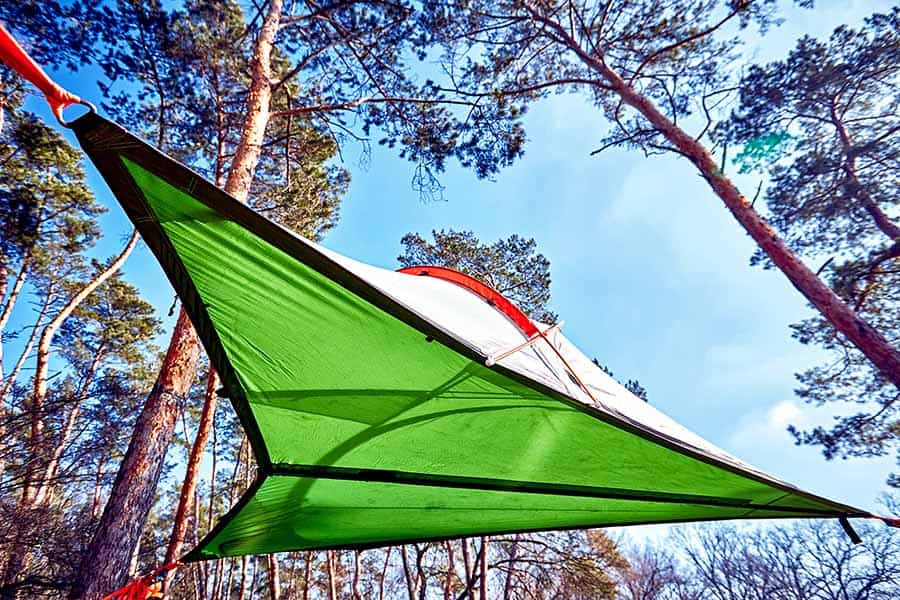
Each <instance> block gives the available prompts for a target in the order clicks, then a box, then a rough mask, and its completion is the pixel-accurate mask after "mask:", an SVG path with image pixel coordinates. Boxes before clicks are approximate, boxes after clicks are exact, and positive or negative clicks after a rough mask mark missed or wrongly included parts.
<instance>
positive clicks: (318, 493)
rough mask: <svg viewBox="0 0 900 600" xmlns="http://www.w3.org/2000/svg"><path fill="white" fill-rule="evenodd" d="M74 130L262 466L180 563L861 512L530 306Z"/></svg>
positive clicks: (140, 149)
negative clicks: (680, 409) (757, 458)
mask: <svg viewBox="0 0 900 600" xmlns="http://www.w3.org/2000/svg"><path fill="white" fill-rule="evenodd" d="M73 128H74V130H75V132H76V134H77V136H78V138H79V140H80V141H81V144H82V146H83V147H84V149H85V151H86V152H87V153H88V155H89V156H90V157H91V158H92V160H93V161H94V162H95V164H96V165H97V167H98V168H99V170H100V172H101V174H102V175H103V177H104V178H105V179H106V181H107V182H108V183H109V185H110V187H111V188H112V190H113V192H114V193H115V195H116V197H117V198H118V200H119V201H120V202H121V204H122V206H123V207H124V209H125V211H126V212H127V214H128V216H129V217H130V218H131V220H132V221H133V222H134V224H135V226H136V227H137V228H138V229H139V230H140V232H141V234H142V236H143V238H144V240H145V241H146V243H147V244H148V246H149V247H150V249H151V250H152V251H153V253H154V254H155V255H156V257H157V258H158V260H159V261H160V263H161V264H162V266H163V268H164V270H165V272H166V275H167V276H168V278H169V279H170V281H171V282H172V284H173V286H174V287H175V289H176V290H177V292H178V294H179V296H180V297H181V299H182V301H183V304H184V307H185V309H186V310H187V311H188V313H189V315H190V317H191V320H192V321H193V323H194V325H195V327H196V328H197V331H198V333H199V335H200V338H201V340H202V341H203V344H204V346H205V348H206V350H207V352H208V353H209V355H210V358H211V360H212V362H213V364H214V365H215V367H216V369H217V370H218V372H219V373H220V375H221V377H222V381H223V386H224V388H225V394H226V395H227V396H228V398H230V400H231V402H232V403H233V405H234V408H235V409H236V411H237V414H238V416H239V418H240V420H241V423H242V425H243V427H244V428H245V429H246V432H247V435H248V436H249V440H250V443H251V446H252V449H253V452H254V456H255V459H256V461H257V464H258V467H259V472H258V477H257V479H256V480H255V482H254V483H253V485H252V486H251V487H250V489H249V490H248V491H247V492H246V493H245V494H244V496H243V497H242V498H241V500H240V501H239V502H238V503H237V505H236V506H235V507H233V508H232V509H231V510H230V511H229V512H228V514H227V515H225V516H224V517H223V518H222V519H221V521H220V522H219V523H218V525H217V526H216V527H215V528H214V529H213V531H211V532H210V533H209V535H208V536H207V537H206V538H205V539H204V540H203V541H202V542H201V543H200V544H199V546H198V547H197V548H195V549H193V550H192V551H191V552H190V553H189V554H188V555H187V556H186V557H185V558H186V560H200V559H205V558H215V557H221V556H234V555H241V554H248V553H265V552H277V551H286V550H297V549H322V548H365V547H371V546H379V545H386V544H394V543H402V542H412V541H421V540H435V539H442V538H448V537H455V536H466V535H475V534H494V533H503V532H518V531H534V530H546V529H559V528H583V527H600V526H613V525H628V524H639V523H671V522H684V521H696V520H708V519H760V518H763V519H764V518H780V517H832V518H835V517H837V518H841V519H846V518H847V517H856V516H868V513H866V512H865V511H862V510H859V509H855V508H853V507H850V506H846V505H844V504H840V503H837V502H833V501H831V500H827V499H824V498H819V497H817V496H814V495H812V494H809V493H806V492H803V491H801V490H798V489H796V488H794V487H792V486H790V485H787V484H785V483H783V482H781V481H779V480H777V479H775V478H774V477H772V476H769V475H767V474H765V473H762V472H760V471H758V470H756V469H754V468H753V467H751V466H749V465H747V464H745V463H743V462H741V461H740V460H738V459H737V458H735V457H733V456H731V455H729V454H727V453H726V452H724V451H722V450H720V449H718V448H716V447H715V446H713V445H712V444H710V443H709V442H707V441H705V440H704V439H702V438H700V437H699V436H697V435H695V434H693V433H691V432H690V431H688V430H687V429H685V428H684V427H682V426H681V425H679V424H678V423H676V422H674V421H673V420H671V419H670V418H668V417H666V416H665V415H663V414H662V413H661V412H659V411H658V410H656V409H655V408H654V407H652V406H651V405H649V404H647V403H645V402H643V401H642V400H640V399H638V398H636V397H635V396H633V395H632V394H630V393H629V392H628V391H627V390H625V389H624V388H623V387H622V386H621V385H619V384H618V383H616V382H615V381H614V380H613V379H611V378H610V377H609V376H607V375H606V374H605V373H604V372H603V371H602V370H600V369H599V368H597V367H596V366H595V365H594V364H592V362H591V361H590V360H589V359H588V358H587V357H585V356H584V355H583V354H582V353H581V352H580V351H579V350H578V349H577V348H575V347H574V346H573V345H572V344H571V343H570V342H569V341H568V340H567V339H566V338H565V337H564V336H563V335H562V333H561V332H560V331H559V329H558V328H552V329H550V331H549V332H548V333H547V334H546V338H542V337H540V335H539V333H538V334H536V333H535V332H544V331H546V330H547V329H548V327H547V326H546V325H542V324H538V323H531V322H529V321H527V319H525V321H524V322H523V321H521V318H519V317H517V316H516V313H515V311H516V309H515V307H511V306H507V304H508V302H506V301H505V300H504V299H502V298H500V297H499V296H496V295H495V296H493V297H491V291H490V290H488V291H487V292H485V291H484V290H478V289H475V287H477V286H474V287H473V285H474V284H473V285H468V284H470V283H471V282H469V281H468V280H466V278H464V277H462V276H460V277H459V278H457V280H456V281H448V280H447V279H445V278H443V277H442V276H436V275H441V273H438V271H439V269H430V268H428V267H425V268H422V269H421V270H420V271H416V270H415V269H413V270H412V271H410V272H404V273H398V272H394V271H390V270H385V269H380V268H377V267H373V266H370V265H366V264H363V263H360V262H356V261H354V260H351V259H349V258H347V257H344V256H341V255H339V254H337V253H334V252H331V251H329V250H326V249H325V248H322V247H321V246H318V245H316V244H314V243H312V242H310V241H308V240H306V239H304V238H301V237H299V236H297V235H294V234H293V233H291V232H290V231H287V230H285V229H284V228H282V227H280V226H278V225H277V224H275V223H273V222H271V221H268V220H267V219H265V218H264V217H262V216H260V215H259V214H257V213H255V212H254V211H252V210H251V209H249V208H247V207H246V206H244V205H242V204H241V203H240V202H238V201H236V200H235V199H233V198H231V197H229V196H228V195H226V194H225V193H224V192H222V191H221V190H219V189H218V188H216V187H215V186H213V185H212V184H210V183H209V182H207V181H205V180H204V179H203V178H202V177H200V176H199V175H197V174H195V173H193V172H192V171H190V170H188V169H187V168H185V167H184V166H183V165H180V164H178V163H177V162H175V161H173V160H171V159H169V158H167V157H166V156H164V155H162V154H161V153H159V152H157V151H156V150H154V149H153V148H151V147H150V146H148V145H147V144H145V143H144V142H142V141H140V140H138V139H137V138H135V137H134V136H132V135H131V134H129V133H128V132H126V131H124V130H123V129H121V128H120V127H118V126H117V125H115V124H114V123H111V122H109V121H107V120H105V119H103V118H102V117H99V116H97V115H96V114H88V115H85V116H84V117H82V118H80V119H78V120H77V121H75V123H74V124H73ZM443 275H446V274H443ZM451 279H453V277H451ZM505 302H506V304H504V303H505ZM536 335H537V338H540V339H537V338H535V336H536ZM531 338H534V339H532V341H534V343H531V344H529V345H525V346H524V347H522V348H520V349H519V350H518V351H515V352H511V353H510V352H509V351H510V350H512V349H515V348H517V347H519V346H522V345H523V343H526V342H528V341H529V339H531ZM506 354H508V356H505V357H503V356H504V355H506ZM489 365H490V366H489ZM844 522H846V521H844Z"/></svg>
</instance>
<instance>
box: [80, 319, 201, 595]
mask: <svg viewBox="0 0 900 600" xmlns="http://www.w3.org/2000/svg"><path fill="white" fill-rule="evenodd" d="M198 359H199V346H198V344H197V336H196V334H195V333H194V329H193V327H191V324H190V321H189V320H188V316H187V313H185V312H184V310H183V309H182V310H181V312H180V313H179V315H178V321H177V323H176V324H175V330H174V332H173V335H172V340H171V341H170V342H169V349H168V352H167V353H166V357H165V359H164V360H163V364H162V369H161V370H160V373H159V376H158V378H157V380H156V384H155V385H154V386H153V390H152V391H151V392H150V394H149V395H148V396H147V400H146V402H145V403H144V407H143V409H142V410H141V414H140V415H139V416H138V419H137V422H136V423H135V426H134V432H133V433H132V436H131V442H130V444H129V445H128V450H127V451H126V452H125V457H124V458H123V459H122V463H121V465H120V466H119V471H118V473H117V475H116V480H115V482H114V483H113V487H112V491H111V492H110V496H109V500H108V501H107V503H106V508H105V509H104V511H103V516H102V517H101V518H100V525H99V526H98V528H97V532H96V533H95V534H94V538H93V539H92V541H91V543H90V545H89V546H88V549H87V551H86V552H85V554H84V558H83V561H82V565H81V568H80V569H79V574H78V580H77V582H76V584H75V586H73V589H72V593H71V595H70V597H71V598H79V599H82V598H83V599H85V600H96V599H97V598H101V597H103V596H104V595H105V594H108V593H110V592H112V591H113V590H115V589H117V588H119V587H121V585H122V584H123V583H124V582H125V578H126V577H127V569H128V564H129V559H130V558H131V553H132V552H133V550H134V548H135V546H136V545H137V543H138V540H139V539H140V535H141V531H142V530H143V527H144V523H145V522H146V520H147V515H148V514H149V513H150V507H151V505H152V503H153V498H154V495H155V492H156V485H157V482H158V480H159V475H160V472H161V470H162V465H163V462H164V460H165V455H166V450H167V449H168V446H169V441H170V440H171V438H172V433H173V431H174V430H175V422H176V420H177V418H178V415H179V414H180V413H181V411H182V410H183V408H184V406H183V404H184V397H185V395H186V394H187V392H188V390H189V389H190V386H191V384H192V383H193V381H194V375H195V372H196V368H197V361H198Z"/></svg>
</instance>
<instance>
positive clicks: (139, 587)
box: [103, 561, 181, 600]
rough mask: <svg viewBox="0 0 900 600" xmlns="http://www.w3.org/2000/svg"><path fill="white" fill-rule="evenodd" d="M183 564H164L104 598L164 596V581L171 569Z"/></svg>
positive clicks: (124, 599) (132, 599) (138, 599)
mask: <svg viewBox="0 0 900 600" xmlns="http://www.w3.org/2000/svg"><path fill="white" fill-rule="evenodd" d="M180 566H181V563H180V562H178V561H176V562H173V563H169V564H167V565H163V566H161V567H159V568H158V569H156V570H155V571H153V572H152V573H150V574H149V575H144V576H143V577H138V578H137V579H135V580H134V581H132V582H131V583H129V584H128V585H126V586H125V587H123V588H121V589H118V590H116V591H115V592H113V593H112V594H110V595H109V596H105V597H104V598H103V600H148V599H149V598H162V586H163V581H164V580H165V578H166V575H167V574H168V573H169V571H174V570H175V569H177V568H178V567H180Z"/></svg>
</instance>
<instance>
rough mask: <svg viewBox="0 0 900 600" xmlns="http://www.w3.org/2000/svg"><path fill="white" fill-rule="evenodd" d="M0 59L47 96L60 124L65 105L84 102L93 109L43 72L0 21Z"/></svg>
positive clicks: (87, 103) (62, 122) (90, 105)
mask: <svg viewBox="0 0 900 600" xmlns="http://www.w3.org/2000/svg"><path fill="white" fill-rule="evenodd" d="M0 60H2V61H3V62H4V63H6V65H7V66H8V67H9V68H10V69H12V70H13V71H15V72H16V73H18V74H19V75H21V76H22V77H23V78H25V79H27V80H28V81H30V82H31V83H32V84H34V86H35V87H36V88H37V89H39V90H41V92H43V93H44V96H45V97H46V98H47V103H48V104H49V105H50V109H51V110H52V111H53V114H54V115H56V119H57V120H58V121H59V122H60V123H61V124H63V125H67V123H66V122H65V121H63V118H62V113H63V110H65V108H66V107H69V106H72V105H73V104H84V105H85V106H87V107H88V108H90V109H91V110H95V109H94V106H93V105H92V104H91V103H89V102H85V101H84V100H82V99H81V98H79V97H78V96H76V95H75V94H73V93H72V92H69V91H67V90H65V89H63V88H62V87H60V85H59V84H58V83H56V82H55V81H53V80H52V79H50V76H49V75H47V73H45V72H44V70H43V69H42V68H41V67H40V65H38V64H37V63H36V62H34V59H33V58H31V56H29V55H28V53H27V52H26V51H25V49H24V48H23V47H22V46H21V45H20V44H19V42H17V41H16V39H15V38H14V37H13V36H12V35H10V33H9V32H8V31H7V30H6V28H5V27H4V26H3V24H2V23H0Z"/></svg>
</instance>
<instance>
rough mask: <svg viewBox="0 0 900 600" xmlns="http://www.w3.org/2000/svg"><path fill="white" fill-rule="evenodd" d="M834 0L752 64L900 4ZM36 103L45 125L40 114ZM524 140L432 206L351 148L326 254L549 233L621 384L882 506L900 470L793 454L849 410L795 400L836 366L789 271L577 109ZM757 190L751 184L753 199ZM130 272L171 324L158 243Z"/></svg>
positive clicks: (557, 101) (567, 310)
mask: <svg viewBox="0 0 900 600" xmlns="http://www.w3.org/2000/svg"><path fill="white" fill-rule="evenodd" d="M820 4H821V5H822V6H821V7H820V8H817V9H816V10H814V11H807V10H801V9H797V8H788V9H787V10H786V11H785V12H784V16H785V18H786V22H785V23H784V25H783V26H782V27H780V28H778V29H776V30H774V31H772V32H771V33H770V34H769V35H768V36H767V37H765V38H764V39H763V40H761V41H760V42H758V43H756V44H755V45H753V46H750V47H748V48H746V52H747V55H748V56H752V57H755V58H756V59H758V60H764V59H774V58H780V57H781V56H783V55H784V53H786V51H787V50H788V49H789V48H790V47H792V46H793V43H794V41H795V40H796V38H797V37H798V36H799V35H802V34H804V33H809V34H812V35H816V36H821V35H827V34H828V33H829V32H830V31H831V30H832V29H833V28H834V27H835V26H837V25H840V24H841V23H850V24H852V25H856V24H858V23H859V22H860V21H861V20H862V18H863V17H864V16H866V15H868V14H870V13H871V12H874V11H877V10H887V9H888V8H889V7H890V5H891V2H887V1H876V0H870V1H863V0H856V1H851V2H846V1H831V2H829V1H824V2H820ZM59 78H60V80H61V81H62V82H63V83H64V84H65V85H68V86H70V88H71V89H72V90H73V91H75V92H76V93H79V94H81V95H82V96H83V97H85V98H87V99H97V98H99V94H98V93H97V92H96V89H95V88H94V87H93V86H92V85H91V84H90V80H89V79H90V78H87V77H80V78H76V77H74V76H71V75H67V74H60V75H59ZM30 106H31V107H32V108H33V109H35V110H39V111H40V112H41V113H42V114H46V111H45V110H44V109H43V107H42V106H41V103H39V102H37V101H34V102H32V103H31V105H30ZM51 120H52V118H51ZM526 128H527V131H528V136H529V143H528V145H527V147H526V155H525V157H524V158H523V159H522V160H520V161H519V162H518V163H517V164H516V165H515V166H513V167H512V168H509V169H507V170H506V171H504V172H503V173H501V174H500V175H499V176H498V177H497V178H496V180H495V181H479V180H477V179H476V178H475V177H474V176H473V175H472V174H471V173H468V172H466V171H463V170H461V169H458V168H456V167H452V168H450V169H449V170H448V172H447V173H446V174H445V175H444V176H443V177H442V180H441V181H442V183H443V184H444V186H445V187H446V190H445V199H446V200H445V201H442V202H423V201H421V200H420V199H419V196H418V195H417V193H416V192H415V191H414V190H413V189H412V186H411V183H410V182H411V177H412V168H411V166H410V164H409V163H407V162H404V161H402V160H400V159H398V158H397V157H396V156H395V155H393V154H391V153H390V151H388V150H386V149H384V148H381V147H377V146H375V147H373V155H372V159H371V161H370V163H369V164H368V165H367V166H366V167H365V168H363V167H362V166H360V165H359V164H358V161H357V160H356V158H357V156H358V150H357V149H354V148H352V147H351V148H349V149H348V150H346V151H345V159H346V160H347V163H346V166H347V167H348V168H350V169H351V171H352V175H353V180H352V184H351V187H350V191H349V194H348V195H347V197H346V199H345V200H344V204H343V208H342V209H341V220H340V223H339V225H338V226H337V228H336V229H335V230H334V231H333V232H332V233H331V234H329V236H328V237H327V239H326V240H325V242H324V243H325V245H326V246H328V247H330V248H332V249H334V250H337V251H339V252H342V253H344V254H347V255H349V256H351V257H353V258H356V259H359V260H363V261H366V262H369V263H372V264H376V265H379V266H383V267H389V268H393V267H395V266H396V260H395V259H396V256H397V254H398V253H399V251H400V244H399V240H400V238H401V237H402V235H403V234H404V233H406V232H409V231H418V232H421V233H428V232H430V230H432V229H440V228H456V229H471V230H473V231H474V232H475V233H476V234H477V235H478V236H479V237H481V238H482V239H483V240H485V241H492V240H495V239H497V238H499V237H506V236H508V235H510V234H513V233H518V234H521V235H524V236H529V237H534V238H535V239H536V240H537V242H538V246H539V249H540V251H541V252H542V253H543V254H545V255H546V256H547V257H548V258H549V259H550V261H551V265H552V267H551V269H552V275H553V284H552V293H553V300H552V307H553V309H554V310H555V311H557V312H558V313H559V314H560V317H561V318H562V319H563V320H564V321H565V332H566V335H567V336H569V337H570V338H571V339H572V340H573V341H574V342H575V343H576V344H578V345H579V346H580V347H581V348H582V349H583V350H584V351H585V352H586V353H587V354H588V355H590V356H596V357H598V358H599V359H600V360H601V361H602V362H603V363H605V364H607V365H608V366H609V367H610V368H611V369H612V370H613V371H614V372H615V373H616V375H618V376H620V377H624V378H637V379H639V380H640V381H641V383H642V384H643V385H644V386H645V387H646V388H647V389H648V391H649V394H650V400H651V402H652V403H653V404H654V405H655V406H657V407H658V408H660V409H661V410H663V411H664V412H666V413H668V414H669V415H671V416H672V417H674V418H675V419H676V420H678V421H680V422H681V423H683V424H684V425H686V426H687V427H689V428H690V429H693V430H694V431H696V432H697V433H699V434H701V435H703V436H704V437H706V438H707V439H709V440H711V441H712V442H714V443H716V444H717V445H719V446H721V447H723V448H725V449H726V450H728V451H730V452H732V453H733V454H735V455H737V456H739V457H740V458H742V459H744V460H746V461H747V462H750V463H751V464H754V465H756V466H758V467H760V468H762V469H764V470H767V471H769V472H771V473H773V474H775V475H777V476H779V477H781V478H783V479H785V480H787V481H789V482H792V483H794V484H797V485H799V486H801V487H804V488H807V489H809V490H811V491H815V492H818V493H821V494H823V495H826V496H829V497H832V498H834V499H837V500H841V501H845V502H848V503H852V504H856V505H858V506H861V507H864V508H869V509H871V510H876V511H878V510H880V507H879V506H878V505H877V502H876V501H877V497H878V495H879V494H881V493H882V492H883V491H885V489H886V488H885V486H884V479H885V477H886V475H887V473H888V472H889V471H890V470H891V466H892V461H891V460H889V459H885V460H863V459H856V460H846V461H843V460H838V461H833V462H826V461H825V460H824V458H822V457H821V455H820V454H819V452H818V450H816V449H814V448H806V447H796V446H794V444H793V441H792V438H791V437H790V436H789V434H788V433H787V432H786V431H785V428H786V426H787V425H788V424H789V423H793V424H797V425H802V426H809V425H812V424H816V423H822V422H827V421H828V420H829V415H830V414H831V413H832V411H833V410H834V408H833V407H825V408H823V409H814V408H811V407H807V406H805V405H803V404H802V403H801V402H799V401H798V399H797V398H796V397H795V396H794V394H793V388H794V385H795V380H794V376H793V374H794V373H795V372H797V371H802V370H804V369H806V368H808V367H811V366H813V365H816V364H818V363H819V362H820V361H821V359H822V357H823V355H822V354H821V353H820V352H819V351H817V350H816V349H814V348H807V347H803V346H801V345H800V344H798V343H796V342H795V341H794V340H792V339H791V338H790V336H789V330H788V325H789V324H790V323H793V322H796V321H798V320H800V319H802V318H804V317H806V316H808V315H810V310H809V309H808V308H807V307H806V304H805V302H804V300H803V299H802V298H801V296H800V295H799V294H798V293H797V292H796V291H795V290H794V288H793V287H791V285H790V284H789V283H788V282H787V280H786V279H785V278H784V276H783V275H781V274H780V272H775V271H763V270H761V269H757V268H751V267H749V266H748V258H749V256H750V254H751V253H752V251H753V244H752V242H751V241H750V240H749V238H748V237H747V236H746V235H745V234H744V233H743V231H742V230H741V229H740V227H739V226H738V225H737V223H736V222H735V221H734V219H733V218H732V217H731V215H730V214H729V213H728V212H727V211H726V210H725V208H724V206H723V205H722V203H721V201H720V200H719V199H718V198H716V197H715V196H714V195H713V194H712V192H711V191H710V190H709V188H708V187H707V186H706V184H705V182H704V181H703V180H702V179H701V178H700V177H699V176H698V175H697V174H696V173H695V171H694V170H693V168H692V167H691V166H690V165H689V164H688V163H687V162H686V161H684V160H683V159H679V158H675V157H657V158H651V159H646V158H644V157H643V156H642V155H640V154H638V153H634V152H627V151H616V150H613V151H608V152H606V153H604V154H602V155H600V156H596V157H591V156H589V153H590V151H591V150H593V149H595V148H596V147H597V146H598V141H599V140H600V139H601V137H602V136H603V134H604V131H605V129H606V124H605V123H604V120H603V118H602V115H601V114H600V113H599V111H598V110H596V109H595V108H593V107H591V106H590V105H589V104H588V103H587V102H586V101H585V100H584V99H583V98H581V97H578V96H570V95H567V96H557V97H554V98H552V99H549V100H547V101H544V102H542V103H540V104H538V105H536V106H535V107H533V109H532V110H531V112H530V113H529V115H528V117H527V121H526ZM732 170H733V168H732ZM759 177H760V176H759V175H748V176H741V177H738V178H737V181H738V183H739V184H740V185H741V187H742V188H743V189H744V190H745V192H746V193H748V194H752V192H753V191H755V189H756V186H757V184H758V182H759ZM91 184H92V186H93V188H94V190H95V191H96V192H97V194H98V197H99V198H100V199H101V201H102V202H103V203H105V204H106V205H107V206H109V207H110V209H111V210H110V212H109V214H108V215H107V216H106V217H104V227H105V229H104V230H105V232H106V238H105V239H104V240H103V242H102V243H101V244H100V245H99V249H100V251H101V252H103V253H107V254H109V253H111V252H113V250H114V249H115V248H116V247H117V246H118V245H120V242H121V239H122V238H123V236H125V235H126V234H127V232H128V231H129V227H128V224H127V223H126V222H125V220H124V217H123V215H122V213H121V210H120V209H119V208H118V206H117V205H116V204H115V203H114V201H113V200H112V199H111V198H110V196H109V193H108V191H107V190H106V188H105V185H104V184H103V183H102V182H101V181H100V179H99V177H98V176H97V175H96V173H94V172H91ZM815 266H818V265H815ZM125 271H126V274H127V277H128V279H129V280H131V281H132V282H134V283H135V284H137V285H138V286H139V287H140V288H141V289H142V291H143V292H144V293H145V296H146V297H147V298H148V299H149V300H151V301H152V302H153V303H154V305H155V306H156V307H157V309H158V310H159V312H160V316H164V315H165V313H166V311H167V310H168V308H169V306H170V305H171V304H172V300H173V295H172V291H171V288H170V287H169V285H168V283H167V281H166V280H165V278H164V277H163V275H162V272H161V271H160V269H159V267H158V266H157V264H156V262H155V261H154V260H153V258H152V257H151V256H150V254H149V252H147V250H146V248H141V249H139V250H138V251H137V252H136V254H135V255H134V256H133V257H132V258H131V259H130V260H129V262H128V264H127V265H126V269H125ZM169 321H170V320H167V322H169Z"/></svg>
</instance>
